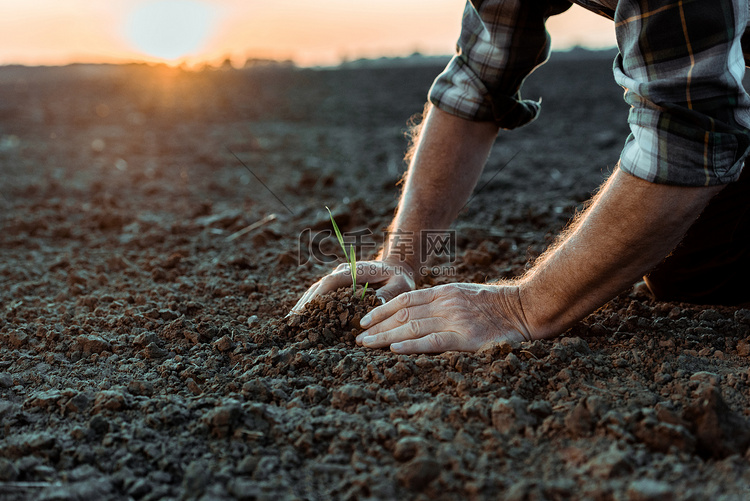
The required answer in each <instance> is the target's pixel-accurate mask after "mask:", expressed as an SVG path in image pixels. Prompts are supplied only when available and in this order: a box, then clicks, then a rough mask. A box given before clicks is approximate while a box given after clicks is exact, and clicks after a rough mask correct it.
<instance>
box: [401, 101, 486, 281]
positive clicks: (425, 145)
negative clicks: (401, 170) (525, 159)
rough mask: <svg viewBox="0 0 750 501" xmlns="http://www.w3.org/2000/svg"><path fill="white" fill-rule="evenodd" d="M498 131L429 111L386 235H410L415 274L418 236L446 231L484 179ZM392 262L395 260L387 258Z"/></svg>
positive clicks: (412, 264) (411, 258) (437, 111)
mask: <svg viewBox="0 0 750 501" xmlns="http://www.w3.org/2000/svg"><path fill="white" fill-rule="evenodd" d="M497 132H498V128H497V126H495V125H494V124H493V123H489V122H471V121H468V120H464V119H461V118H457V117H455V116H453V115H450V114H448V113H445V112H443V111H440V110H439V109H437V108H434V107H431V108H430V109H429V111H428V113H427V116H426V118H425V120H424V123H423V125H422V130H421V132H420V133H419V137H418V138H417V140H416V144H415V151H414V154H413V155H412V156H411V162H410V164H409V170H408V171H407V174H406V178H405V180H404V189H403V192H402V194H401V199H400V201H399V205H398V210H397V211H396V215H395V217H394V219H393V222H392V223H391V227H390V231H391V232H394V231H401V232H412V235H414V238H413V241H412V244H413V245H412V249H411V250H412V254H411V257H406V258H405V261H406V264H408V265H409V266H410V267H411V268H413V269H414V268H416V264H417V263H416V262H414V259H415V258H416V256H419V238H418V233H419V231H421V230H426V229H429V230H442V229H445V228H447V227H448V226H450V224H451V223H452V222H453V220H454V219H455V218H456V216H457V215H458V211H459V210H460V209H461V207H462V206H463V205H464V204H465V203H466V200H467V199H468V198H469V196H470V195H471V192H472V190H473V189H474V186H475V185H476V183H477V180H478V179H479V175H480V174H481V173H482V169H483V168H484V164H485V162H486V161H487V156H488V155H489V152H490V150H491V149H492V144H493V142H494V140H495V138H496V136H497ZM391 257H393V256H391Z"/></svg>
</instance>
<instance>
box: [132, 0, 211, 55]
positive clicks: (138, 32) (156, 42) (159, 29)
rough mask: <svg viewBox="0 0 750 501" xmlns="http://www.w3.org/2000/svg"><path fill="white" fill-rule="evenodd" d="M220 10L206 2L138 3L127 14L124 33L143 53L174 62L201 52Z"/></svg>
mask: <svg viewBox="0 0 750 501" xmlns="http://www.w3.org/2000/svg"><path fill="white" fill-rule="evenodd" d="M217 17H218V16H217V13H216V10H215V8H214V7H212V6H211V5H209V4H207V3H203V2H197V1H193V0H161V1H158V2H148V3H144V4H141V5H139V6H137V7H136V8H135V9H134V10H133V11H132V12H131V14H130V15H129V16H128V18H127V20H126V24H125V35H126V38H127V39H128V41H130V43H132V44H133V47H134V48H135V49H137V50H139V51H141V52H143V53H144V54H146V55H148V56H152V57H158V58H161V59H165V60H168V61H174V60H177V59H180V58H182V57H185V56H188V55H191V54H194V53H196V52H199V51H200V50H201V49H202V48H203V46H204V45H205V43H206V41H207V40H208V38H209V37H210V36H211V34H212V32H213V31H214V28H215V22H216V19H217Z"/></svg>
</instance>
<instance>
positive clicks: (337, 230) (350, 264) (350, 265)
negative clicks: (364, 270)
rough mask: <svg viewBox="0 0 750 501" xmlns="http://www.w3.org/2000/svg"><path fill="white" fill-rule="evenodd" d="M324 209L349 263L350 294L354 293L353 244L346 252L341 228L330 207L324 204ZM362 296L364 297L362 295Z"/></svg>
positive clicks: (354, 254) (355, 277) (354, 259)
mask: <svg viewBox="0 0 750 501" xmlns="http://www.w3.org/2000/svg"><path fill="white" fill-rule="evenodd" d="M326 210H327V211H328V215H329V216H331V224H332V225H333V231H334V232H336V238H337V239H338V241H339V245H340V246H341V250H343V251H344V259H346V262H347V264H348V265H349V271H350V272H351V274H352V294H354V291H355V290H356V288H357V257H356V253H355V252H354V246H353V245H350V246H349V253H347V252H346V244H345V243H344V237H343V236H342V235H341V230H339V226H338V225H337V224H336V221H335V220H334V219H333V213H331V209H329V208H328V206H327V205H326ZM368 283H369V282H368ZM362 297H364V295H363V296H362Z"/></svg>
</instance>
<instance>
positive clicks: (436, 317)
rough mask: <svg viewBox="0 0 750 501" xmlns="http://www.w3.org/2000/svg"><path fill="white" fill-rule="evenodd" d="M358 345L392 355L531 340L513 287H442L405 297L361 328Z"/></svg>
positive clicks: (368, 318)
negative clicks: (384, 351) (365, 328)
mask: <svg viewBox="0 0 750 501" xmlns="http://www.w3.org/2000/svg"><path fill="white" fill-rule="evenodd" d="M361 325H362V327H367V330H366V331H364V332H363V333H361V334H360V335H359V336H357V340H356V341H357V344H359V345H361V346H365V347H367V348H385V347H387V346H390V349H391V351H393V352H395V353H439V352H444V351H477V350H479V349H480V348H481V347H482V346H484V345H485V344H487V343H490V342H498V341H502V340H504V339H508V340H521V341H522V340H525V339H531V338H532V334H531V331H530V329H529V326H528V325H527V321H526V318H525V316H524V312H523V307H522V305H521V301H520V296H519V290H518V287H517V286H515V285H493V284H470V283H456V284H446V285H440V286H437V287H432V288H429V289H422V290H416V291H411V292H406V293H404V294H401V295H399V296H398V297H396V298H395V299H393V300H392V301H390V302H388V303H386V304H384V305H383V306H378V307H377V308H375V309H374V310H372V311H371V312H370V313H369V314H368V315H366V316H365V317H364V318H363V319H362V322H361Z"/></svg>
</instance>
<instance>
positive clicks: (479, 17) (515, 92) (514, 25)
mask: <svg viewBox="0 0 750 501" xmlns="http://www.w3.org/2000/svg"><path fill="white" fill-rule="evenodd" d="M570 6H571V4H570V2H568V1H561V0H485V1H481V0H471V1H469V2H467V3H466V8H465V9H464V16H463V20H462V23H461V35H460V37H459V40H458V43H457V44H456V54H455V55H454V56H453V58H452V59H451V61H450V62H449V63H448V66H447V67H446V68H445V70H444V71H443V72H442V73H441V74H440V75H438V77H437V78H436V79H435V82H434V83H433V84H432V87H431V89H430V93H429V100H430V102H431V103H432V104H434V105H435V106H437V107H438V108H440V109H441V110H443V111H445V112H447V113H451V114H453V115H456V116H459V117H461V118H465V119H468V120H476V121H493V122H495V123H496V124H497V125H498V126H500V127H501V128H504V129H513V128H516V127H520V126H521V125H524V124H526V123H529V122H531V121H532V120H534V119H535V118H536V116H537V115H538V114H539V102H537V101H530V100H525V99H522V98H521V93H520V89H521V85H522V84H523V81H524V79H525V78H526V77H527V76H528V75H529V74H530V73H531V72H532V71H533V70H534V69H535V68H536V67H537V66H539V65H540V64H542V63H543V62H544V61H546V60H547V58H548V57H549V51H550V39H549V34H548V33H547V30H546V28H545V26H544V23H545V21H546V19H547V18H548V17H549V16H551V15H554V14H559V13H561V12H564V11H565V10H567V9H568V8H569V7H570Z"/></svg>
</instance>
